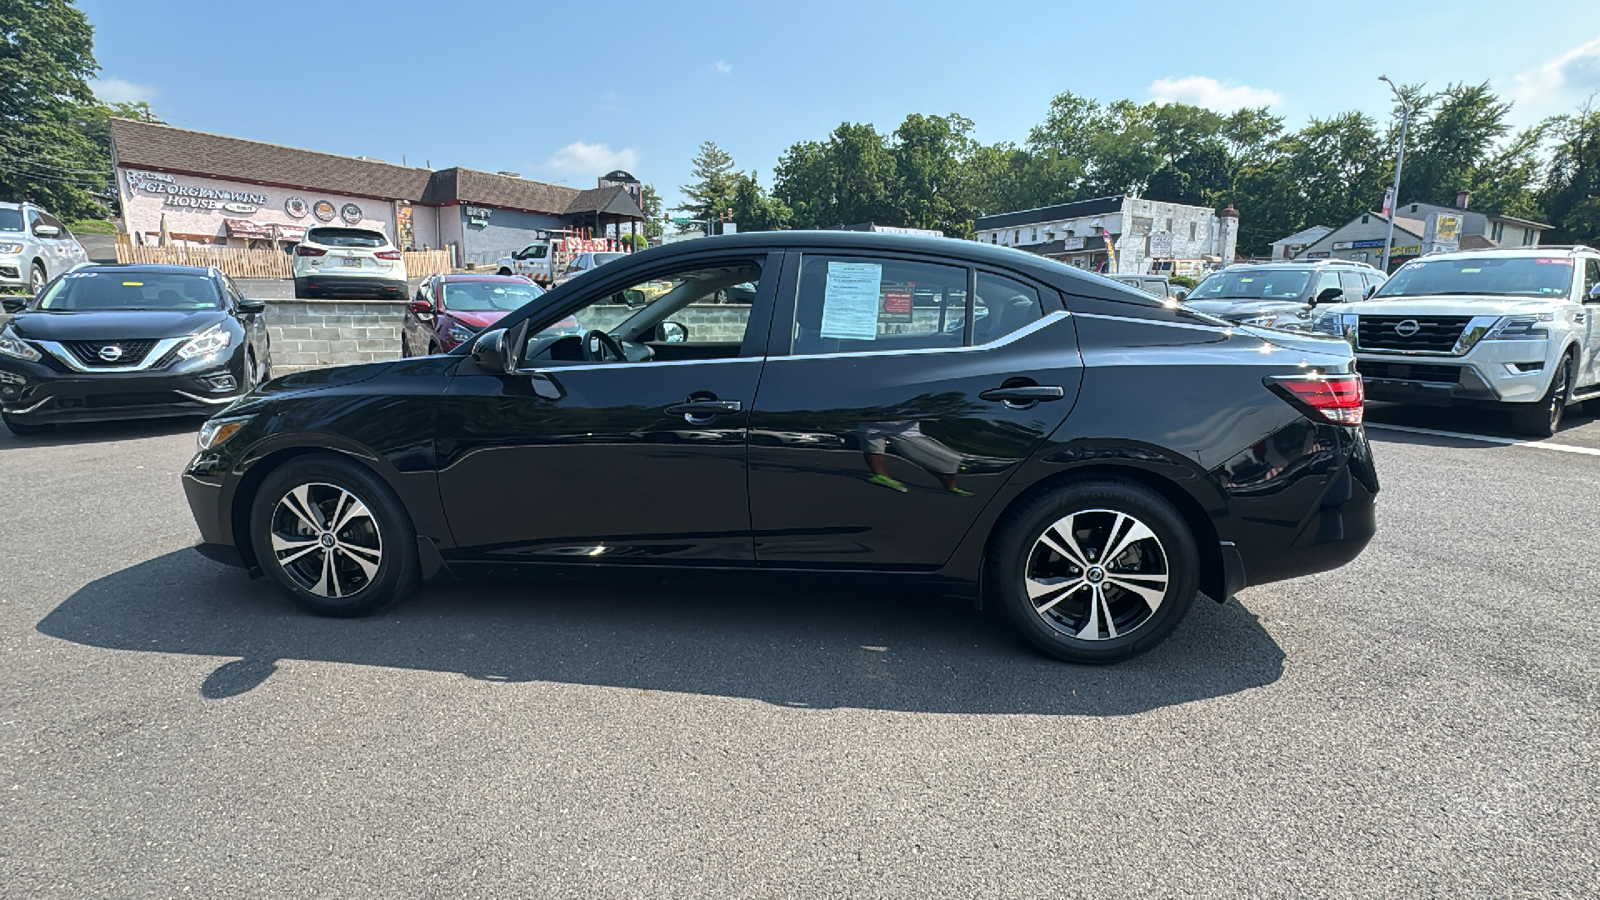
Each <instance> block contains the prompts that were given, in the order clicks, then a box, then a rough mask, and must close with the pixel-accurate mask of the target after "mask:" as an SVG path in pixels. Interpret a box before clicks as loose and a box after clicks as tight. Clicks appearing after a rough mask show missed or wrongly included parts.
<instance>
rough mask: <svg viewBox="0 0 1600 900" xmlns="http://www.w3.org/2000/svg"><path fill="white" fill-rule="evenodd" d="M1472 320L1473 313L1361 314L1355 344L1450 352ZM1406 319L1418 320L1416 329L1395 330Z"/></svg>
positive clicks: (1373, 347)
mask: <svg viewBox="0 0 1600 900" xmlns="http://www.w3.org/2000/svg"><path fill="white" fill-rule="evenodd" d="M1470 321H1472V317H1471V316H1362V317H1361V319H1360V324H1358V325H1357V326H1356V348H1357V349H1360V350H1425V351H1428V352H1431V353H1449V352H1451V351H1452V350H1454V349H1455V348H1456V341H1457V340H1459V339H1460V337H1461V332H1463V331H1465V330H1466V329H1467V323H1468V322H1470ZM1407 322H1415V323H1417V330H1416V331H1415V332H1414V333H1412V334H1409V335H1402V334H1401V333H1400V332H1398V331H1396V330H1395V328H1396V326H1398V325H1400V324H1401V323H1407ZM1408 330H1409V329H1408Z"/></svg>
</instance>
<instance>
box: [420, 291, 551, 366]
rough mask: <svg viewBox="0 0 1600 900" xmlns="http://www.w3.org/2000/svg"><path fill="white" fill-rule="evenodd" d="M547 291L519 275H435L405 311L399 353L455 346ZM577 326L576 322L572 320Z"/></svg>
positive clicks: (436, 350)
mask: <svg viewBox="0 0 1600 900" xmlns="http://www.w3.org/2000/svg"><path fill="white" fill-rule="evenodd" d="M543 295H544V289H543V288H541V287H539V286H538V285H536V284H534V283H533V282H532V281H530V280H528V279H527V278H524V277H522V276H520V275H511V276H501V275H434V276H432V277H430V278H425V279H423V281H422V285H421V287H419V288H417V294H416V296H415V297H413V298H412V300H411V305H410V306H409V307H407V309H406V317H405V322H404V324H403V325H402V326H401V329H400V355H401V356H423V355H425V354H432V353H443V352H446V351H449V350H454V349H455V348H456V346H457V345H459V344H461V343H462V342H464V341H470V340H472V338H473V337H474V336H475V335H476V334H477V333H478V332H480V331H482V330H483V329H484V328H487V327H488V326H490V325H493V324H494V323H495V322H498V321H500V319H501V318H502V317H504V316H505V314H506V313H509V312H515V311H516V310H518V309H520V308H521V307H522V305H523V304H525V303H528V302H531V301H533V300H536V299H538V298H539V297H541V296H543ZM574 325H576V323H574Z"/></svg>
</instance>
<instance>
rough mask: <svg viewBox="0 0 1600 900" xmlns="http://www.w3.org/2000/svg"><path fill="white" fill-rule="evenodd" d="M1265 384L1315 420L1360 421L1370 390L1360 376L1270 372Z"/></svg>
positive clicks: (1341, 423)
mask: <svg viewBox="0 0 1600 900" xmlns="http://www.w3.org/2000/svg"><path fill="white" fill-rule="evenodd" d="M1266 385H1267V387H1269V388H1271V389H1272V390H1274V391H1276V392H1277V393H1278V395H1279V396H1281V397H1283V398H1284V399H1285V400H1288V401H1289V402H1290V403H1291V404H1293V405H1294V406H1296V407H1298V408H1299V409H1300V411H1301V412H1303V413H1305V414H1306V416H1307V417H1308V418H1310V419H1312V420H1313V421H1319V422H1332V423H1333V424H1335V425H1360V424H1361V421H1362V410H1363V406H1364V404H1365V403H1366V400H1367V391H1366V389H1365V388H1364V387H1362V385H1361V376H1360V375H1269V376H1267V378H1266Z"/></svg>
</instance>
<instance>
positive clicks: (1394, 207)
mask: <svg viewBox="0 0 1600 900" xmlns="http://www.w3.org/2000/svg"><path fill="white" fill-rule="evenodd" d="M1378 80H1379V81H1382V82H1384V83H1385V84H1387V85H1389V89H1390V90H1392V91H1394V98H1395V99H1396V100H1399V101H1400V152H1399V153H1398V154H1397V155H1396V156H1395V160H1394V187H1393V188H1392V191H1393V196H1394V199H1393V200H1391V201H1389V213H1388V219H1389V237H1388V239H1387V240H1385V241H1384V242H1383V274H1385V275H1388V274H1389V257H1390V255H1391V254H1392V253H1394V214H1395V213H1396V212H1398V211H1399V209H1400V167H1401V166H1403V165H1405V163H1406V126H1407V125H1409V124H1410V123H1411V104H1409V103H1407V102H1406V98H1405V97H1404V96H1403V95H1402V94H1401V93H1400V88H1399V87H1397V86H1396V85H1395V83H1394V82H1392V81H1390V80H1389V76H1387V75H1379V76H1378Z"/></svg>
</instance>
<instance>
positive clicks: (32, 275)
mask: <svg viewBox="0 0 1600 900" xmlns="http://www.w3.org/2000/svg"><path fill="white" fill-rule="evenodd" d="M49 281H50V277H49V276H48V275H46V274H45V271H44V263H41V262H39V261H38V260H34V261H33V267H32V268H31V269H30V270H29V272H28V287H29V288H31V289H32V292H33V295H34V296H35V297H37V296H39V295H40V294H42V293H44V286H45V285H46V284H48V283H49Z"/></svg>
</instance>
